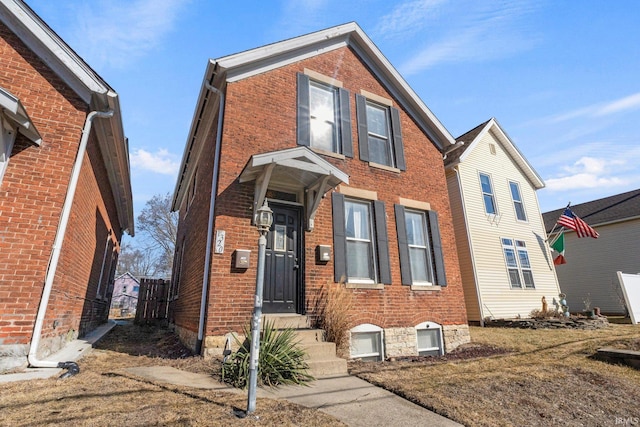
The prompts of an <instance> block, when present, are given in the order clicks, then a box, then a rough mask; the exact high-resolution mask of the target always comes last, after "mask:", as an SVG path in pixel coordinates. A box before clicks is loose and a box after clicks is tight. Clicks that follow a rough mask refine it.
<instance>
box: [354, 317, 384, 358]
mask: <svg viewBox="0 0 640 427" xmlns="http://www.w3.org/2000/svg"><path fill="white" fill-rule="evenodd" d="M350 332H351V340H350V341H351V342H350V353H351V358H352V359H362V361H364V362H379V361H381V360H383V359H384V330H383V329H382V328H381V327H379V326H376V325H372V324H370V323H364V324H361V325H358V326H356V327H354V328H352V329H351V330H350Z"/></svg>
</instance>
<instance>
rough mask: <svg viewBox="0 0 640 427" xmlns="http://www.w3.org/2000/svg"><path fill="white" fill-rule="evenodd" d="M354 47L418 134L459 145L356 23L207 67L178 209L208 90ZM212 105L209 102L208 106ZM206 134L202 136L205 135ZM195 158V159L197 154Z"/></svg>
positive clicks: (177, 199)
mask: <svg viewBox="0 0 640 427" xmlns="http://www.w3.org/2000/svg"><path fill="white" fill-rule="evenodd" d="M343 47H349V48H351V49H352V50H353V51H354V52H355V53H356V55H358V57H359V58H360V59H361V60H362V61H363V62H364V63H365V64H366V65H367V67H368V68H369V69H370V70H371V72H372V73H373V74H374V75H375V77H376V78H377V79H378V80H379V81H380V82H381V83H382V85H383V86H384V87H385V88H386V89H387V90H388V91H389V93H390V94H391V95H392V96H393V98H394V99H395V100H397V102H398V103H399V105H401V106H402V107H403V108H404V109H405V110H406V111H407V113H408V114H409V115H410V116H411V117H412V119H413V120H414V121H415V123H416V124H417V125H418V126H419V127H420V129H421V130H422V131H423V132H424V133H425V134H427V135H428V137H429V139H430V140H431V141H432V142H433V144H434V145H435V146H436V147H437V148H438V149H439V150H440V151H441V152H442V151H444V150H446V149H447V148H448V147H449V146H450V145H452V144H454V143H455V140H454V139H453V136H452V135H451V134H450V133H449V131H448V130H447V129H446V128H445V127H444V126H443V125H442V123H441V122H440V121H439V120H438V118H437V117H436V116H435V115H434V114H433V113H432V112H431V110H429V108H428V107H427V106H426V105H425V104H424V102H423V101H422V100H421V99H420V97H419V96H418V95H417V94H416V93H415V92H414V91H413V89H411V87H410V86H409V84H408V83H407V82H406V81H405V80H404V78H402V76H401V75H400V74H399V73H398V71H397V70H396V69H395V68H394V67H393V66H392V65H391V63H390V62H389V61H388V60H387V59H386V58H385V56H384V55H383V54H382V52H381V51H380V50H379V49H378V48H377V46H376V45H375V44H374V43H373V42H372V41H371V39H370V38H369V37H368V36H367V35H366V34H365V33H364V31H363V30H362V29H361V28H360V26H358V24H357V23H355V22H349V23H346V24H343V25H338V26H335V27H331V28H328V29H325V30H321V31H317V32H314V33H310V34H306V35H303V36H299V37H295V38H291V39H288V40H284V41H280V42H277V43H273V44H269V45H266V46H262V47H258V48H255V49H251V50H247V51H244V52H240V53H236V54H233V55H229V56H224V57H221V58H218V59H211V60H209V62H208V65H207V70H206V72H205V75H204V79H203V84H202V87H201V90H200V95H199V97H198V102H197V104H196V109H195V111H196V114H195V115H194V118H193V121H192V124H191V129H190V131H189V136H188V138H187V144H186V146H185V151H184V154H183V157H182V164H181V167H180V175H179V176H178V181H177V185H176V189H175V191H174V207H176V206H179V205H180V203H181V199H182V197H183V193H184V191H185V189H184V188H183V187H185V186H183V185H182V183H183V182H190V180H191V176H192V173H193V172H192V171H190V170H189V168H188V167H187V163H188V160H189V159H193V158H195V159H197V157H198V152H199V150H198V148H197V147H195V145H196V144H197V143H198V142H197V141H196V139H197V138H196V133H198V129H199V128H200V129H201V127H202V126H201V125H202V123H201V122H202V118H203V117H204V116H203V114H202V111H203V109H204V108H208V107H207V98H208V97H209V95H208V91H209V88H208V87H207V85H213V86H214V87H216V88H218V89H222V88H224V85H225V83H226V82H235V81H239V80H242V79H245V78H248V77H251V76H254V75H256V74H260V73H264V72H266V71H269V70H273V69H276V68H280V67H282V66H285V65H287V64H291V63H294V62H297V61H301V60H303V59H306V58H311V57H314V56H317V55H321V54H323V53H326V52H329V51H332V50H335V49H340V48H343ZM209 103H211V102H209ZM203 133H204V132H203ZM194 153H195V154H194Z"/></svg>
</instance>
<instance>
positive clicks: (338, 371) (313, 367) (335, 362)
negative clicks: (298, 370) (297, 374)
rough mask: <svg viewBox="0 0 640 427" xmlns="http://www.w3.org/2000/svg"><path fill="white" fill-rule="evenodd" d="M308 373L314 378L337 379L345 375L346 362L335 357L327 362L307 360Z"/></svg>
mask: <svg viewBox="0 0 640 427" xmlns="http://www.w3.org/2000/svg"><path fill="white" fill-rule="evenodd" d="M307 364H308V365H309V373H310V374H311V375H313V377H314V378H316V379H318V378H326V377H338V376H344V375H347V361H346V360H344V359H340V358H339V357H335V356H334V358H333V359H328V360H308V361H307Z"/></svg>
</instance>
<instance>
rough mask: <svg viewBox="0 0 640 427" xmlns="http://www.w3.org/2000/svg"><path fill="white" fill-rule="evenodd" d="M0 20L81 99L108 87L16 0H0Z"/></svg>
mask: <svg viewBox="0 0 640 427" xmlns="http://www.w3.org/2000/svg"><path fill="white" fill-rule="evenodd" d="M0 21H2V22H3V23H4V24H5V25H7V26H8V27H9V29H10V30H11V31H13V32H14V33H15V34H16V35H17V36H18V37H19V38H20V40H22V42H23V43H25V44H26V45H27V47H29V49H31V50H32V51H33V52H35V54H36V55H37V56H38V57H40V59H42V60H43V61H44V63H45V64H47V65H48V66H49V67H50V68H51V69H52V70H53V71H54V72H55V73H56V74H57V75H58V76H60V78H62V79H63V80H64V81H65V83H67V84H68V85H69V87H71V88H72V89H73V90H74V92H76V93H77V94H78V96H80V97H81V98H82V99H83V101H84V102H86V103H90V102H91V95H92V93H106V92H107V91H108V90H109V89H110V88H109V85H107V84H106V82H105V81H104V80H102V78H100V76H98V75H97V74H96V73H95V71H93V70H92V69H91V67H89V65H87V63H86V62H84V60H83V59H82V58H80V57H79V56H78V55H77V54H76V53H75V52H74V51H73V49H71V48H70V47H69V45H67V44H66V43H65V42H64V40H62V39H61V38H60V37H59V36H58V35H57V34H56V33H55V32H54V31H53V30H52V29H51V28H49V26H48V25H47V24H46V23H45V22H44V21H42V19H40V17H38V16H37V15H36V14H35V13H34V12H33V11H32V10H31V9H30V8H29V7H28V6H27V5H26V4H25V3H24V2H22V1H20V0H0Z"/></svg>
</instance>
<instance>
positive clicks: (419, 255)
mask: <svg viewBox="0 0 640 427" xmlns="http://www.w3.org/2000/svg"><path fill="white" fill-rule="evenodd" d="M395 214H396V230H397V232H398V251H399V254H400V273H401V278H402V284H403V285H438V286H446V285H447V282H446V275H445V271H444V257H443V255H442V243H441V239H440V227H439V225H438V215H437V213H436V212H435V211H431V210H430V211H420V210H410V209H406V208H405V207H404V206H402V205H399V204H397V205H395Z"/></svg>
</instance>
